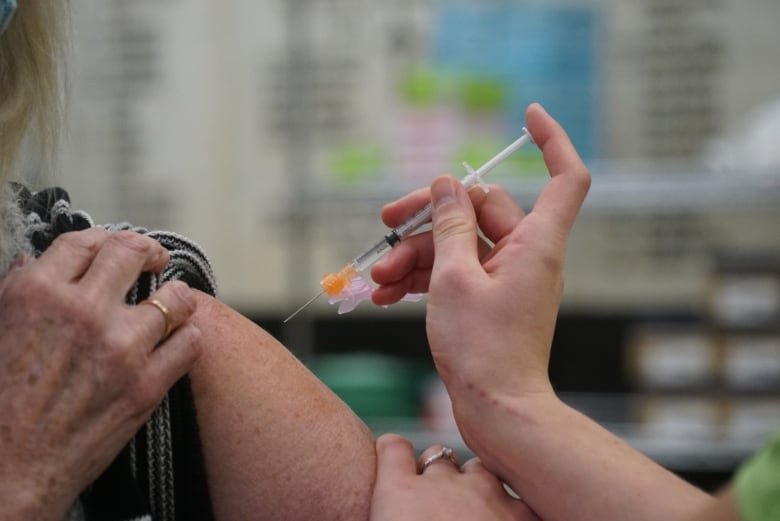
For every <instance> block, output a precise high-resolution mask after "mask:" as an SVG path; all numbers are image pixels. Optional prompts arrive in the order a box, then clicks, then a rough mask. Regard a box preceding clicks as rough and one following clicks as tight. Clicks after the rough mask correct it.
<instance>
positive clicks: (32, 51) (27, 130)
mask: <svg viewBox="0 0 780 521" xmlns="http://www.w3.org/2000/svg"><path fill="white" fill-rule="evenodd" d="M65 4H67V2H66V1H65V0H22V1H20V2H19V4H18V7H17V11H16V13H15V14H14V17H13V18H12V19H11V22H10V23H9V24H8V27H7V28H6V30H5V31H4V32H3V33H2V34H0V183H2V185H4V184H5V183H6V182H7V181H8V180H10V179H11V178H12V177H13V172H14V168H15V166H16V164H17V162H18V160H19V156H20V152H21V149H22V146H23V145H25V146H26V145H27V144H29V145H30V146H31V147H32V148H31V151H33V152H36V153H38V154H39V155H40V158H41V159H42V161H41V162H42V164H44V165H51V164H52V161H53V154H54V151H55V149H56V146H57V143H58V139H59V133H60V127H61V118H62V96H61V90H60V86H61V81H60V80H61V65H62V55H63V50H64V49H63V43H64V29H65V27H66V23H65V16H66V11H67V8H66V5H65ZM2 185H0V186H2Z"/></svg>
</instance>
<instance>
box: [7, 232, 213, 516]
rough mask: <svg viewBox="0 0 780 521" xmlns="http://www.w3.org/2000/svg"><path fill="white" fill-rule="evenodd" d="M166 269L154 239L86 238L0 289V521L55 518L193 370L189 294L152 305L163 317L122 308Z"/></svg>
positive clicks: (64, 244) (68, 240) (171, 290)
mask: <svg viewBox="0 0 780 521" xmlns="http://www.w3.org/2000/svg"><path fill="white" fill-rule="evenodd" d="M167 262H168V253H167V251H166V250H165V249H164V248H163V247H162V246H161V245H160V244H159V243H157V242H156V241H154V240H152V239H149V238H147V237H144V236H142V235H139V234H136V233H133V232H107V231H105V230H103V229H99V228H92V229H89V230H85V231H81V232H73V233H68V234H65V235H63V236H61V237H60V238H58V239H57V240H56V241H55V242H54V243H53V244H52V245H51V247H50V248H49V249H48V250H47V251H46V252H45V253H44V254H43V255H42V256H41V257H40V258H39V259H37V260H32V259H20V260H19V261H18V262H17V264H16V265H15V266H14V267H13V268H12V269H11V270H10V271H9V272H8V274H7V275H6V276H5V277H4V278H3V279H2V280H0V330H2V336H0V504H2V505H3V508H2V510H3V512H2V513H0V518H2V519H6V517H3V516H9V517H7V518H8V519H37V520H46V519H61V518H62V517H63V515H64V514H65V512H66V510H67V509H68V507H69V506H70V504H71V503H72V501H74V500H75V498H76V497H77V496H78V494H79V492H80V491H81V490H83V489H84V488H85V487H86V486H87V485H89V483H91V482H92V481H93V480H94V479H95V478H97V476H98V475H99V474H100V472H101V471H102V470H104V468H105V467H106V466H107V465H108V464H109V463H110V462H111V461H112V459H113V458H114V457H115V456H116V455H117V454H118V452H119V451H120V450H121V448H122V447H123V446H124V445H125V444H126V443H127V442H128V441H129V440H130V438H131V437H132V435H133V434H134V433H135V432H136V431H137V430H138V428H140V427H141V425H142V424H143V422H144V421H145V420H146V419H147V418H148V417H149V415H150V414H151V413H152V412H153V410H154V408H155V407H156V406H157V404H158V403H159V401H160V400H161V399H162V397H163V396H164V395H165V393H166V392H167V390H168V389H169V388H170V386H172V385H173V384H174V383H175V382H176V380H177V379H179V378H180V377H181V376H182V375H184V374H185V373H186V372H187V371H188V370H189V369H190V368H191V366H192V365H193V363H194V362H195V360H196V359H197V357H198V355H199V349H200V348H199V347H198V345H197V342H196V340H197V338H198V335H199V332H198V330H197V329H196V328H195V327H194V326H193V325H190V324H187V323H186V322H187V320H188V318H189V317H190V315H191V314H192V313H193V312H194V311H195V300H194V297H193V295H192V294H191V290H190V289H189V288H188V287H187V286H186V285H185V284H184V283H180V282H175V283H169V284H166V285H164V286H163V287H161V288H160V289H159V291H157V292H156V293H155V294H154V295H152V298H154V299H156V300H157V301H159V302H160V303H161V304H162V305H163V309H159V308H156V306H153V305H144V306H129V305H127V304H125V295H126V293H127V292H128V290H129V289H130V288H131V287H132V285H133V283H134V282H135V280H136V279H137V278H138V276H139V275H140V273H141V272H143V271H152V272H155V271H159V270H161V269H162V268H163V267H164V266H165V265H166V263H167ZM165 308H167V316H166V313H164V312H163V311H164V310H165ZM169 331H170V332H171V334H170V336H167V337H165V335H166V333H168V332H169Z"/></svg>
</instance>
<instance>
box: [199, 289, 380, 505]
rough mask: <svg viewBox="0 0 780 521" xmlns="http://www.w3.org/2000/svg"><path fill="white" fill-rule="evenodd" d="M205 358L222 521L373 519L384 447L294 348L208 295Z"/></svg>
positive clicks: (204, 421)
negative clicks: (377, 445) (378, 462)
mask: <svg viewBox="0 0 780 521" xmlns="http://www.w3.org/2000/svg"><path fill="white" fill-rule="evenodd" d="M194 320H195V322H196V324H197V325H198V327H199V328H200V329H201V331H202V342H204V345H203V355H202V357H201V359H200V360H199V362H198V363H197V365H196V367H195V369H194V370H193V371H192V374H191V378H192V386H193V393H194V396H195V404H196V408H197V414H198V423H199V425H200V429H201V439H202V442H203V450H204V458H205V462H206V472H207V474H208V479H209V487H210V490H211V494H212V500H213V504H214V510H215V514H216V516H217V518H218V519H250V518H254V519H260V518H262V519H320V520H327V519H356V520H358V519H367V518H368V508H369V504H370V498H371V493H372V489H373V483H374V478H375V469H376V453H375V448H374V440H373V437H372V436H371V433H370V432H369V430H368V429H367V428H366V426H365V425H364V424H363V423H362V422H361V421H360V420H359V419H358V418H357V416H355V414H354V413H353V412H352V411H351V410H350V409H349V408H348V407H347V406H346V405H345V404H344V402H342V401H341V400H340V399H339V398H338V397H336V396H335V395H334V394H333V393H332V392H331V391H330V390H329V389H328V388H327V387H326V386H325V385H324V384H323V383H322V382H320V381H319V380H318V379H317V378H316V377H315V376H314V375H313V374H312V373H311V372H310V371H309V370H308V369H306V367H305V366H304V365H303V364H301V363H300V362H299V361H298V360H297V359H296V358H295V357H294V356H293V355H292V354H291V353H290V352H289V351H288V350H287V349H286V348H285V347H284V346H282V345H281V344H280V343H279V342H277V341H276V339H274V338H273V337H272V336H271V335H269V334H268V333H267V332H265V331H264V330H262V329H261V328H260V327H258V326H257V325H255V324H254V323H253V322H251V321H249V320H248V319H246V318H245V317H243V316H241V315H240V314H239V313H237V312H236V311H234V310H232V309H230V308H229V307H228V306H226V305H224V304H222V303H220V302H219V301H217V300H215V299H213V298H211V297H208V296H206V295H201V296H199V305H198V311H197V312H196V314H195V316H194Z"/></svg>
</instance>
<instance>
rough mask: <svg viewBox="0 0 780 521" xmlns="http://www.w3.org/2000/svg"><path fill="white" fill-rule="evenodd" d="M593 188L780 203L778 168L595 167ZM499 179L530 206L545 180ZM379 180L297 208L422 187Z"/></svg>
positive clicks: (661, 201) (671, 201)
mask: <svg viewBox="0 0 780 521" xmlns="http://www.w3.org/2000/svg"><path fill="white" fill-rule="evenodd" d="M591 170H592V171H593V172H594V173H593V175H592V184H591V189H590V191H589V193H588V196H587V198H586V200H585V203H584V205H583V213H584V214H586V215H587V214H588V213H589V212H650V213H652V212H669V211H698V212H701V211H704V212H707V211H710V210H718V211H722V210H724V209H751V210H755V209H766V210H771V211H776V208H777V203H778V202H780V173H779V174H778V175H768V174H758V173H755V174H754V173H750V174H748V173H742V174H740V173H728V174H727V173H720V174H714V173H708V172H706V171H703V170H697V169H696V168H694V167H690V166H688V167H671V166H666V167H656V168H653V169H650V168H649V167H648V166H647V165H645V164H637V165H635V166H632V167H629V166H621V167H615V166H612V167H604V168H600V169H598V171H597V170H595V169H593V168H592V169H591ZM486 180H487V181H488V182H491V181H493V182H501V184H503V185H504V186H505V187H507V189H508V190H509V191H510V192H512V193H513V194H514V195H515V197H516V198H517V200H518V201H519V202H520V203H521V204H522V205H523V206H524V207H526V208H529V207H530V206H531V205H532V204H533V202H534V201H535V199H536V197H537V196H538V195H539V193H540V192H541V190H542V188H543V187H544V185H545V184H546V182H547V179H546V178H544V177H542V176H538V177H533V178H527V179H522V180H516V179H507V180H504V181H495V180H490V179H486ZM407 184H408V183H403V182H399V183H389V182H380V183H376V184H373V185H371V186H359V185H355V186H348V187H344V186H340V187H334V186H324V185H317V184H314V183H313V184H312V185H311V186H310V187H309V188H306V189H302V190H301V191H300V192H299V193H298V194H297V197H298V199H299V204H298V205H297V210H296V212H299V213H300V214H303V215H308V216H310V217H319V216H323V215H335V214H338V215H355V214H362V215H376V214H377V213H378V211H379V209H380V208H381V207H382V205H384V204H385V203H387V202H390V201H392V200H394V199H396V198H398V197H400V196H402V195H403V194H405V193H408V192H410V191H412V190H414V189H416V188H419V186H411V185H410V184H409V185H408V186H407Z"/></svg>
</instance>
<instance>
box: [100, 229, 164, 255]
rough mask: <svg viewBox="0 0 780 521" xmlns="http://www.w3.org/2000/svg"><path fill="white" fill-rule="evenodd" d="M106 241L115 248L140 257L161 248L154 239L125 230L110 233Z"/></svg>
mask: <svg viewBox="0 0 780 521" xmlns="http://www.w3.org/2000/svg"><path fill="white" fill-rule="evenodd" d="M106 241H107V242H108V243H110V244H111V245H113V246H115V247H118V248H123V249H127V250H130V251H132V252H134V253H138V254H141V255H145V254H147V253H149V252H150V251H151V250H153V249H155V248H156V247H161V246H160V244H159V243H158V242H157V241H155V240H154V239H151V238H149V237H146V236H144V235H141V234H140V233H136V232H131V231H126V230H122V231H116V232H112V233H111V235H110V236H109V237H108V239H107V240H106Z"/></svg>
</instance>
